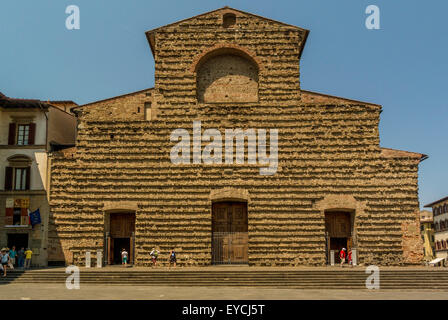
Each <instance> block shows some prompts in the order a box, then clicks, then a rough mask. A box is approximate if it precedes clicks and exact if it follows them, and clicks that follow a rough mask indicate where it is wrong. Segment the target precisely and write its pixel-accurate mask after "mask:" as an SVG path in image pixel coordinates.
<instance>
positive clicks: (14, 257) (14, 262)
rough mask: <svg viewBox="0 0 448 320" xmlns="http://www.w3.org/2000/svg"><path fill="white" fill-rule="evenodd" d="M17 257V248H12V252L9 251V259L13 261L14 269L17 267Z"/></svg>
mask: <svg viewBox="0 0 448 320" xmlns="http://www.w3.org/2000/svg"><path fill="white" fill-rule="evenodd" d="M16 257H17V251H16V246H12V248H11V250H9V259H10V261H11V265H12V267H13V268H14V267H15V266H16Z"/></svg>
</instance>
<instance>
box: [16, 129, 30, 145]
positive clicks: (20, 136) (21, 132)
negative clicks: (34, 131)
mask: <svg viewBox="0 0 448 320" xmlns="http://www.w3.org/2000/svg"><path fill="white" fill-rule="evenodd" d="M29 138H30V125H29V124H19V125H18V126H17V144H18V145H19V146H27V145H28V144H29Z"/></svg>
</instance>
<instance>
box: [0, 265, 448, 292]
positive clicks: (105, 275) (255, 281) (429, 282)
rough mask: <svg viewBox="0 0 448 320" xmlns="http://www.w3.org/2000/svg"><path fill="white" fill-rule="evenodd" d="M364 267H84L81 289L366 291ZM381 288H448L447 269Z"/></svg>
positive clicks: (42, 273) (53, 276) (38, 275)
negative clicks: (133, 287)
mask: <svg viewBox="0 0 448 320" xmlns="http://www.w3.org/2000/svg"><path fill="white" fill-rule="evenodd" d="M368 276H369V274H366V273H365V270H364V269H352V270H349V269H328V270H313V269H309V270H297V271H295V270H278V269H277V270H272V271H269V270H253V271H251V270H247V269H246V270H238V269H234V270H210V268H208V269H204V270H200V269H196V270H188V269H181V268H178V269H172V270H167V269H163V270H162V269H160V270H157V269H155V270H144V271H139V270H132V268H129V270H128V269H122V270H105V269H104V270H95V269H87V270H86V269H81V272H80V283H81V285H83V284H84V285H86V284H89V285H132V286H203V287H218V286H231V287H235V286H237V287H270V288H297V289H366V279H367V277H368ZM67 277H68V274H66V273H65V269H64V268H57V269H54V270H52V269H44V270H28V271H16V270H14V271H10V272H8V275H7V277H6V278H3V277H1V278H0V285H1V284H7V283H13V284H31V283H33V284H37V283H45V284H62V285H63V284H65V281H66V279H67ZM380 289H397V290H444V291H445V290H448V270H444V269H434V270H431V269H421V270H407V269H405V268H402V269H397V270H382V271H380Z"/></svg>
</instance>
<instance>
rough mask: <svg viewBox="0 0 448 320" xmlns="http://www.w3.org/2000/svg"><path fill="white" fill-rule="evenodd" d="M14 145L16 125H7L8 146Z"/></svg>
mask: <svg viewBox="0 0 448 320" xmlns="http://www.w3.org/2000/svg"><path fill="white" fill-rule="evenodd" d="M14 144H16V124H15V123H10V124H9V135H8V145H14Z"/></svg>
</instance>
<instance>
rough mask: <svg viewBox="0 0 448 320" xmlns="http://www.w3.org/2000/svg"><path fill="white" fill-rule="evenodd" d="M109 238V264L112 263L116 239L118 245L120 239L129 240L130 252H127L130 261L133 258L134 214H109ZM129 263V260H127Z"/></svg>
mask: <svg viewBox="0 0 448 320" xmlns="http://www.w3.org/2000/svg"><path fill="white" fill-rule="evenodd" d="M109 229H110V237H109V245H108V246H109V248H108V253H109V259H108V260H109V264H113V263H114V259H115V254H114V239H117V245H119V244H120V243H121V242H120V241H122V239H125V238H128V239H130V241H129V243H130V250H129V251H128V253H129V256H130V259H132V257H133V252H131V250H133V234H134V232H135V214H134V213H111V214H110V228H109ZM129 262H130V263H133V261H132V262H131V260H129Z"/></svg>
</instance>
